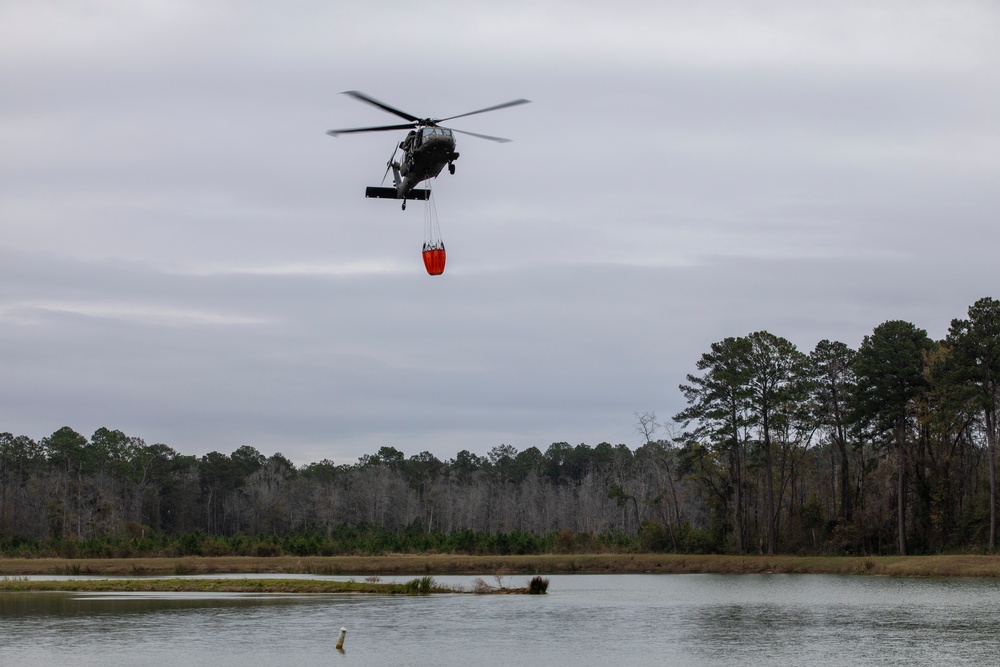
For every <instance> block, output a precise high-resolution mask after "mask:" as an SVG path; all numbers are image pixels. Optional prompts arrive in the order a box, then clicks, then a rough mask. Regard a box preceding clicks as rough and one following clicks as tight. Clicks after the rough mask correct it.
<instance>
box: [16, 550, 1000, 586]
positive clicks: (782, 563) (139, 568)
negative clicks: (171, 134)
mask: <svg viewBox="0 0 1000 667" xmlns="http://www.w3.org/2000/svg"><path fill="white" fill-rule="evenodd" d="M496 572H504V573H505V574H507V575H523V574H527V575H536V574H637V573H659V574H686V573H733V574H749V573H802V574H871V575H887V576H912V577H998V576H1000V556H874V557H873V556H846V557H824V556H814V557H802V556H685V555H673V554H578V555H542V556H455V555H443V554H434V555H393V556H378V557H375V556H342V557H341V556H337V557H304V558H299V557H294V556H280V557H273V558H250V557H219V558H101V559H97V558H82V559H61V558H37V559H21V558H13V559H0V576H4V575H6V576H17V575H28V574H57V575H74V576H76V575H113V576H126V577H134V576H159V577H163V576H172V575H184V574H248V573H250V574H258V573H260V574H326V575H347V576H359V577H386V576H408V575H415V576H427V575H446V574H462V575H486V576H492V575H494V573H496ZM370 583H374V582H370Z"/></svg>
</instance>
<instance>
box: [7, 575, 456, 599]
mask: <svg viewBox="0 0 1000 667" xmlns="http://www.w3.org/2000/svg"><path fill="white" fill-rule="evenodd" d="M37 591H47V592H52V591H59V592H81V593H83V592H85V593H139V592H141V593H151V592H157V593H158V592H172V593H180V592H183V593H293V594H298V593H361V594H379V595H426V594H430V593H461V592H466V591H460V590H457V589H453V588H447V587H443V586H438V585H435V584H434V583H433V581H432V580H431V579H430V578H428V579H427V581H426V584H425V585H423V586H421V581H420V580H415V581H413V582H411V583H409V584H405V583H404V584H400V583H377V582H366V581H365V582H358V581H320V580H315V579H312V580H308V579H305V580H304V579H280V578H277V579H149V578H146V579H69V580H37V581H28V580H26V579H19V578H17V577H16V576H15V577H13V578H4V577H0V592H8V593H22V592H37Z"/></svg>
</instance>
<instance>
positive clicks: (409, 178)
mask: <svg viewBox="0 0 1000 667" xmlns="http://www.w3.org/2000/svg"><path fill="white" fill-rule="evenodd" d="M344 94H345V95H350V96H351V97H353V98H354V99H356V100H360V101H362V102H366V103H368V104H371V105H372V106H376V107H378V108H379V109H382V110H383V111H387V112H389V113H391V114H394V115H396V116H399V117H400V118H404V119H405V120H407V121H409V122H407V123H401V124H398V125H380V126H375V127H355V128H348V129H343V130H330V131H329V132H327V134H328V135H330V136H331V137H336V136H339V135H341V134H352V133H356V132H385V131H388V130H407V129H408V130H410V132H409V133H408V134H407V135H406V138H405V139H403V141H401V142H400V143H399V144H398V145H397V146H396V147H395V149H394V150H393V152H392V156H391V157H390V158H389V162H388V163H387V164H386V168H385V174H383V175H382V183H383V184H384V183H385V178H386V176H388V174H389V170H390V169H391V170H392V178H393V185H394V187H391V188H386V187H382V186H379V187H368V188H367V189H366V190H365V196H366V197H371V198H377V199H402V200H403V210H404V211H405V210H406V200H407V199H417V200H426V199H428V198H429V197H430V190H429V189H425V188H417V187H416V186H417V185H418V184H419V183H421V182H422V181H426V180H427V179H430V178H435V177H437V175H438V174H440V173H441V170H442V169H444V166H445V165H448V172H449V173H451V174H454V173H455V160H457V159H458V153H457V152H456V151H455V135H454V133H455V132H459V133H461V134H468V135H470V136H473V137H479V138H480V139H488V140H489V141H497V142H500V143H506V142H508V141H510V139H504V138H503V137H491V136H489V135H487V134H476V133H475V132H466V131H463V130H455V129H452V128H447V127H442V126H441V125H439V123H443V122H445V121H449V120H454V119H456V118H463V117H465V116H472V115H474V114H478V113H486V112H487V111H496V110H498V109H505V108H507V107H512V106H517V105H518V104H526V103H528V102H530V101H531V100H525V99H517V100H511V101H510V102H504V103H502V104H495V105H493V106H491V107H486V108H485V109H478V110H476V111H469V112H468V113H463V114H459V115H457V116H449V117H448V118H418V117H417V116H414V115H412V114H409V113H407V112H405V111H400V110H399V109H396V108H394V107H391V106H389V105H388V104H386V103H385V102H380V101H379V100H376V99H375V98H373V97H370V96H369V95H366V94H364V93H362V92H360V91H357V90H348V91H344ZM399 150H402V151H403V155H402V160H399V161H397V160H396V153H397V152H398V151H399Z"/></svg>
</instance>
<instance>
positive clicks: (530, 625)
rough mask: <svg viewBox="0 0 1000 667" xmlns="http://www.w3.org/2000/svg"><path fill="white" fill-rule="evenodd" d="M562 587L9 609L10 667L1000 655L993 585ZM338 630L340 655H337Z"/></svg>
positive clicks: (751, 582) (945, 659) (38, 596)
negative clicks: (342, 640) (531, 591)
mask: <svg viewBox="0 0 1000 667" xmlns="http://www.w3.org/2000/svg"><path fill="white" fill-rule="evenodd" d="M403 580H405V579H400V581H403ZM436 580H437V581H439V582H442V583H449V584H465V586H466V587H467V588H468V587H469V583H470V582H471V578H467V577H437V578H436ZM550 581H551V583H550V586H549V594H548V595H545V596H527V595H504V596H474V595H458V594H455V595H434V596H426V597H409V596H405V597H404V596H400V597H382V596H359V595H260V594H233V593H223V594H204V593H202V594H188V593H180V594H174V593H157V594H147V593H141V594H122V593H111V594H92V593H91V594H75V593H21V594H14V593H6V594H0V665H4V666H6V665H19V666H24V667H34V666H36V665H37V666H41V665H52V664H60V665H66V666H72V665H80V666H91V665H93V666H95V667H96V666H98V665H99V666H101V667H115V666H117V665H139V666H141V665H149V666H153V665H156V666H158V667H159V666H166V665H185V666H187V665H191V666H198V665H205V666H208V665H212V666H213V667H228V666H233V667H257V666H258V665H260V666H264V665H266V666H268V667H274V666H277V665H290V666H292V665H294V666H296V667H300V666H301V667H310V666H313V665H316V666H319V665H323V666H327V665H338V666H340V667H368V666H372V667H399V666H401V665H410V666H414V667H422V666H424V665H426V666H428V667H431V666H433V667H450V666H455V667H458V666H461V667H471V666H475V667H479V666H482V667H512V666H517V665H532V666H539V667H580V666H581V665H584V666H585V665H600V666H601V667H608V666H609V665H611V666H613V667H632V666H636V667H638V666H643V667H645V666H647V665H653V664H656V665H670V666H679V667H692V666H702V665H706V666H707V665H712V666H723V667H725V666H729V665H733V666H735V665H740V666H744V665H754V666H760V665H763V666H767V665H775V666H778V665H781V666H782V667H789V666H792V665H795V666H813V665H815V666H819V665H824V666H826V665H834V664H835V665H878V666H879V667H889V666H891V665H907V666H908V667H910V666H912V665H914V664H947V665H959V664H993V663H994V662H995V660H996V656H997V655H998V654H1000V614H997V612H996V610H997V609H998V608H1000V582H997V581H994V580H978V579H976V580H973V579H895V578H882V577H865V576H835V575H829V576H828V575H557V576H552V577H550ZM510 583H512V584H513V585H523V584H524V583H525V582H524V581H521V580H520V579H518V578H517V577H515V578H514V579H513V580H512V581H511V582H510ZM341 626H344V627H346V628H347V629H348V635H347V642H346V645H345V651H344V652H342V653H341V652H338V651H336V649H335V648H334V646H335V643H336V638H337V634H338V632H339V630H340V627H341Z"/></svg>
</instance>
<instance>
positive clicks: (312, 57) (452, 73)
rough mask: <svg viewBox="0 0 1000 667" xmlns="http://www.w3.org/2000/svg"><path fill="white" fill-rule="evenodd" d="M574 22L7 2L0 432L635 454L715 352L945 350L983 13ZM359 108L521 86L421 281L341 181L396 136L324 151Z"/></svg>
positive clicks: (936, 8)
mask: <svg viewBox="0 0 1000 667" xmlns="http://www.w3.org/2000/svg"><path fill="white" fill-rule="evenodd" d="M568 8H569V5H567V6H566V7H565V8H563V9H566V11H560V8H559V6H558V5H551V4H549V5H546V6H544V7H537V6H532V5H528V4H525V5H523V6H521V5H518V4H514V5H510V6H505V7H504V9H503V11H500V10H499V9H497V8H481V7H469V6H467V5H466V4H459V3H434V4H433V5H432V6H430V7H428V8H427V11H425V12H418V13H414V12H412V11H405V5H400V6H399V7H396V8H394V7H393V6H385V7H383V8H382V9H381V10H380V12H379V16H378V19H377V20H376V18H375V17H373V16H371V15H370V14H369V13H367V12H366V11H365V10H364V9H363V8H361V7H358V8H356V9H351V8H340V7H338V8H333V7H330V6H327V5H326V4H324V3H311V2H299V3H292V4H290V5H287V6H285V5H283V6H282V8H280V9H279V8H275V7H272V6H270V5H269V4H267V3H259V4H258V3H240V4H232V5H231V4H227V3H212V4H211V6H209V7H205V6H203V5H202V4H198V3H192V4H183V3H170V4H168V5H165V6H162V7H153V6H146V5H133V4H131V3H121V4H117V5H116V4H114V3H100V4H94V5H87V4H86V3H78V4H73V5H65V4H64V3H57V2H52V3H19V2H15V3H8V4H6V5H5V6H4V8H3V9H2V10H0V26H2V27H0V61H2V62H4V63H5V65H4V67H3V69H2V70H0V85H2V87H3V89H4V90H5V103H4V106H3V109H0V179H2V182H3V184H4V185H3V187H2V188H0V224H2V229H3V236H2V238H0V367H2V368H3V369H4V376H5V382H4V383H2V386H0V405H2V406H3V407H2V408H0V429H3V430H9V431H14V432H17V433H24V434H27V435H31V436H32V437H42V436H44V435H47V434H49V433H51V432H53V431H54V430H55V429H57V428H58V427H60V426H62V425H63V424H68V425H71V426H73V427H74V428H76V429H78V430H80V431H81V432H83V433H85V434H89V433H91V432H93V430H95V429H96V428H98V427H100V426H108V427H111V428H121V429H123V430H125V431H126V432H128V433H130V434H132V435H138V436H141V437H144V438H146V439H147V440H148V441H155V442H166V443H167V444H170V445H171V446H173V447H175V448H176V449H178V450H180V451H182V452H185V453H199V454H200V453H205V452H207V451H210V450H212V449H216V450H220V451H226V452H228V451H231V450H232V449H234V448H235V447H237V446H240V445H243V444H250V445H253V446H255V447H258V448H259V449H261V451H264V452H267V453H270V452H273V451H281V452H283V453H285V454H286V455H288V456H290V457H291V458H292V459H293V460H295V461H297V462H299V463H304V462H307V461H313V460H319V459H320V458H324V457H329V458H334V459H337V460H345V461H351V460H354V459H355V458H356V457H357V456H360V455H361V454H364V453H369V452H371V451H374V449H375V448H377V447H379V446H381V445H384V444H391V445H393V446H396V447H398V448H400V449H402V450H403V451H405V452H406V453H407V454H413V453H417V452H419V451H421V450H429V451H432V452H433V453H435V454H437V455H438V456H441V457H447V456H451V455H453V454H454V453H455V452H457V451H458V450H459V449H471V450H473V451H477V452H480V453H483V452H485V451H486V450H488V449H489V448H491V447H493V446H495V445H497V444H501V443H508V444H512V445H514V446H516V447H518V448H525V447H529V446H532V445H535V446H539V447H542V448H544V447H545V446H547V445H548V444H549V443H551V442H553V441H558V440H567V441H570V442H588V443H590V444H596V443H598V442H600V441H602V440H607V441H610V442H614V443H617V442H627V443H629V444H633V445H634V444H636V441H637V435H636V434H635V433H634V432H633V421H634V419H633V412H635V411H646V410H657V411H658V413H659V414H660V417H661V418H665V417H669V416H670V415H672V414H673V413H674V412H676V411H678V410H679V409H680V408H681V407H682V405H681V401H682V399H681V396H680V395H679V392H678V391H677V385H678V384H679V383H680V382H681V381H683V378H684V375H685V374H686V373H688V372H691V371H693V369H694V362H695V361H696V359H697V358H698V356H699V355H700V354H701V353H702V352H703V351H705V350H706V349H707V348H708V346H709V345H710V344H711V343H712V342H714V341H716V340H719V339H721V338H723V337H726V336H731V335H743V334H746V333H749V332H751V331H754V330H758V329H767V330H769V331H772V332H774V333H776V334H778V335H782V336H785V337H788V338H789V339H791V340H792V341H793V342H795V343H796V344H797V345H799V346H800V347H801V348H802V349H805V350H808V349H811V347H812V346H813V345H815V343H816V342H817V341H818V340H820V339H822V338H832V339H840V340H843V341H844V342H846V343H848V344H850V345H855V346H856V345H857V344H859V343H860V341H861V338H862V337H863V336H864V335H865V334H867V333H870V331H871V329H872V328H873V327H874V326H876V325H877V324H879V323H880V322H882V321H884V320H887V319H895V318H900V319H908V320H910V321H913V322H914V323H916V324H917V325H919V326H921V327H925V328H927V329H928V331H929V332H930V333H931V335H933V336H937V337H940V336H943V335H944V334H945V333H946V330H947V326H948V323H949V321H950V319H951V318H953V317H958V316H961V315H963V313H964V311H965V309H966V308H967V306H968V305H969V304H971V303H972V302H973V301H975V300H976V299H977V298H979V297H981V296H986V295H990V294H991V293H993V292H995V291H996V278H995V272H994V265H995V251H994V248H995V247H996V245H997V242H998V238H997V236H998V232H997V231H996V229H997V227H996V214H995V212H996V210H997V209H998V206H997V204H998V203H1000V202H998V195H997V193H996V188H995V184H996V183H997V182H998V181H1000V179H998V176H1000V163H998V162H997V160H996V157H995V156H996V155H998V154H1000V150H998V149H1000V145H998V144H1000V121H998V120H997V119H998V118H1000V113H998V112H1000V93H998V92H997V91H1000V85H997V84H998V83H1000V81H998V77H1000V75H998V74H997V71H996V68H995V64H996V62H997V61H998V57H1000V47H998V46H996V45H995V41H996V40H995V39H994V37H995V35H996V30H995V28H996V27H998V26H997V23H998V18H1000V12H998V11H997V10H996V9H995V8H994V7H993V6H992V5H991V4H989V3H978V2H958V3H949V4H948V5H947V6H942V5H940V4H939V3H895V2H879V3H874V4H872V3H838V5H837V6H836V7H832V6H831V7H817V6H813V5H810V6H809V7H802V6H800V4H798V3H785V2H778V1H775V2H763V3H752V4H751V5H746V4H745V3H730V2H722V1H719V2H713V3H702V4H699V5H698V6H697V7H695V8H691V7H689V6H688V3H665V4H661V5H653V4H648V3H632V4H630V5H629V8H628V10H626V8H623V7H621V6H617V5H616V6H615V7H614V8H604V7H603V6H601V7H597V6H595V7H588V6H587V5H579V3H575V4H573V5H572V8H573V11H568ZM445 17H447V18H448V22H447V23H446V24H442V20H443V19H444V18H445ZM428 34H430V35H434V36H435V38H434V39H430V40H428V39H425V38H423V37H420V36H421V35H428ZM355 88H359V89H362V90H365V91H367V92H369V93H371V94H372V95H375V96H376V97H379V98H382V99H385V100H386V101H388V102H390V103H392V104H394V105H396V106H398V107H400V108H403V109H406V110H408V111H411V112H413V113H415V114H418V115H425V114H426V115H430V116H444V115H448V114H454V113H462V112H463V111H467V110H470V109H474V108H479V107H481V106H485V105H488V104H492V103H495V102H500V101H503V100H507V99H512V98H515V97H522V96H523V97H528V98H530V99H533V100H534V104H532V105H529V106H524V107H518V108H515V109H509V110H503V111H499V112H496V113H495V114H488V115H483V116H478V117H471V118H465V119H461V121H456V122H455V125H456V126H457V127H459V128H461V129H469V130H471V131H475V132H484V133H488V134H498V135H502V136H509V137H512V138H513V139H515V142H514V143H512V144H506V145H494V144H491V143H489V142H483V141H478V140H476V139H473V138H468V137H462V138H461V139H460V145H459V150H460V151H461V153H462V157H461V159H460V160H459V161H458V163H457V166H458V172H457V174H456V175H455V176H453V177H452V176H448V175H445V176H442V177H441V178H440V179H438V181H435V182H434V183H433V188H434V191H435V193H436V194H435V199H436V208H437V211H438V213H439V215H440V220H441V226H442V230H443V233H444V237H445V240H446V243H447V244H448V252H449V259H448V268H447V271H446V273H445V275H444V276H442V277H441V278H434V279H432V278H429V277H427V276H426V275H424V274H423V267H422V265H421V261H420V257H419V254H418V253H419V249H420V244H421V243H422V240H423V231H422V226H423V223H422V216H423V212H422V209H421V207H420V206H419V205H416V204H411V206H410V208H409V210H407V211H406V212H401V211H399V209H398V206H396V205H395V204H393V203H392V202H384V201H371V200H365V199H364V198H363V197H362V191H363V188H364V187H365V186H366V185H372V184H375V183H376V182H377V181H378V179H380V178H381V177H382V171H383V170H384V164H385V160H386V159H388V157H389V154H390V153H391V151H392V148H393V143H394V142H395V141H398V140H399V137H396V136H394V135H393V133H384V134H378V135H358V136H351V137H340V138H337V139H331V138H329V137H326V136H324V132H325V130H326V129H329V128H330V127H346V126H352V125H367V124H373V123H381V122H387V121H389V119H390V118H391V116H388V115H387V114H383V113H382V112H380V111H379V110H377V109H374V108H371V107H368V106H366V105H361V104H358V103H356V102H355V101H353V100H351V99H349V98H347V97H345V96H341V95H339V92H340V91H342V90H346V89H355ZM390 122H391V121H390ZM994 295H995V294H994Z"/></svg>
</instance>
